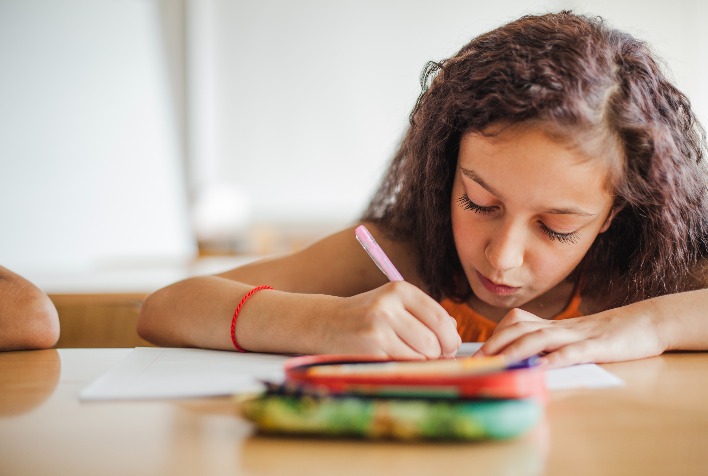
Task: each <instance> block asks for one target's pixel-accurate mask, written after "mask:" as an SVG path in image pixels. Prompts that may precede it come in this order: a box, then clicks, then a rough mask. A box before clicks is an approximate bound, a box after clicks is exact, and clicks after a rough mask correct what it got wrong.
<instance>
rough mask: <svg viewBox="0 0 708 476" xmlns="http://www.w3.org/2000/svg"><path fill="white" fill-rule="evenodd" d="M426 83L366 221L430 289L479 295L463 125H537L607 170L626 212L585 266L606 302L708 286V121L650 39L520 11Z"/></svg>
mask: <svg viewBox="0 0 708 476" xmlns="http://www.w3.org/2000/svg"><path fill="white" fill-rule="evenodd" d="M421 86H422V93H421V95H420V97H419V98H418V101H417V103H416V105H415V107H414V109H413V111H412V113H411V116H410V127H409V128H408V130H407V132H406V134H405V136H404V138H403V140H402V143H401V145H400V146H399V149H398V150H397V152H396V154H395V156H394V157H393V160H392V163H391V165H390V167H389V169H388V172H387V173H386V175H385V176H384V179H383V182H382V183H381V185H380V187H379V189H378V191H377V192H376V194H375V196H374V197H373V199H372V201H371V203H370V204H369V206H368V208H367V210H366V211H365V212H364V214H363V216H362V220H363V221H370V222H373V223H376V224H377V225H378V226H379V227H380V228H381V229H382V230H383V232H384V233H386V234H387V235H389V237H390V238H393V239H396V240H402V241H405V242H408V243H409V244H410V245H411V246H412V247H413V249H415V250H416V252H417V254H418V262H417V265H418V269H419V271H420V273H421V276H422V278H423V280H424V282H425V285H426V286H427V288H428V289H427V290H428V292H429V293H430V295H431V296H432V297H433V298H435V299H438V300H440V299H442V298H443V297H449V298H452V299H456V300H466V299H468V298H469V297H470V296H471V293H472V290H471V289H470V286H469V283H468V282H467V280H466V278H465V274H464V272H463V270H462V266H461V264H460V260H459V257H458V255H457V251H456V249H455V244H454V241H453V236H452V225H451V218H450V207H451V190H452V183H453V177H454V173H455V169H456V165H457V156H458V150H459V144H460V140H461V138H462V136H463V134H465V133H467V132H472V131H473V132H478V133H487V131H489V130H490V127H491V126H496V125H512V126H513V125H524V124H531V123H539V124H541V125H542V127H544V128H545V129H546V130H548V131H549V134H551V135H553V136H560V137H561V138H564V140H565V141H566V142H568V143H572V142H575V144H576V145H577V146H579V147H581V148H583V147H587V146H588V144H590V145H589V147H594V149H593V150H594V156H596V157H601V158H603V159H604V160H606V161H608V163H609V165H610V170H611V180H610V181H611V183H610V184H608V186H609V187H611V191H612V192H613V194H614V197H615V202H614V206H615V207H616V210H619V211H618V213H617V215H616V217H615V219H614V221H613V222H612V225H611V226H610V229H609V230H608V231H606V232H605V233H602V234H600V235H599V236H598V237H597V239H596V240H595V242H594V243H593V245H592V246H591V248H590V250H589V251H588V253H587V254H586V256H585V258H584V260H583V263H582V264H581V266H582V269H583V272H582V274H583V294H584V295H589V296H595V297H601V298H602V299H601V300H602V305H603V308H610V307H614V306H617V305H622V304H627V303H631V302H635V301H638V300H642V299H647V298H650V297H654V296H659V295H662V294H667V293H672V292H679V291H684V290H689V289H695V288H701V287H705V286H706V266H705V263H706V260H707V259H708V192H707V187H708V165H707V164H706V156H705V150H706V137H705V130H704V129H703V127H702V126H701V124H700V123H699V122H698V121H697V119H696V117H695V115H694V113H693V111H692V110H691V106H690V103H689V101H688V99H687V98H686V97H685V96H684V95H683V94H682V93H681V92H680V91H679V90H677V89H676V88H675V87H674V86H673V85H672V84H671V82H670V81H669V80H668V79H667V77H666V76H665V75H664V73H663V72H662V70H661V67H660V66H659V64H658V62H657V60H656V59H655V58H654V56H653V54H652V52H651V50H650V49H649V48H648V46H647V45H646V44H645V43H643V42H641V41H639V40H637V39H635V38H634V37H632V36H631V35H629V34H627V33H624V32H621V31H618V30H615V29H612V28H610V27H608V26H607V24H606V23H605V22H604V21H603V20H602V19H601V18H595V17H587V16H582V15H576V14H574V13H572V12H569V11H563V12H559V13H553V14H546V15H540V16H524V17H522V18H520V19H518V20H516V21H513V22H511V23H508V24H506V25H504V26H501V27H499V28H497V29H495V30H493V31H490V32H488V33H486V34H483V35H481V36H479V37H477V38H475V39H473V40H472V41H471V42H470V43H468V44H467V45H465V46H464V47H463V48H462V49H461V50H460V51H459V52H458V53H457V54H456V55H455V56H453V57H451V58H449V59H447V60H443V61H440V62H431V63H428V65H427V66H426V68H425V69H424V71H423V73H422V75H421ZM593 144H594V145H593ZM591 155H593V154H591ZM575 274H576V273H573V274H571V276H569V278H568V279H574V276H575Z"/></svg>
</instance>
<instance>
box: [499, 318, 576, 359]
mask: <svg viewBox="0 0 708 476" xmlns="http://www.w3.org/2000/svg"><path fill="white" fill-rule="evenodd" d="M581 339H582V337H581V336H580V335H579V334H578V333H576V332H572V331H570V330H567V329H566V328H563V327H559V326H551V325H548V326H545V327H541V328H539V329H537V330H534V331H531V332H529V333H526V334H524V335H522V336H520V337H519V338H517V339H515V340H513V341H512V342H510V343H509V344H508V345H507V346H506V347H504V348H503V349H502V350H501V351H500V352H499V354H500V355H505V356H507V357H509V358H510V359H513V360H516V359H525V358H527V357H530V356H532V355H536V354H539V353H541V352H545V353H551V352H555V351H557V350H558V349H560V348H561V347H564V346H567V345H569V344H573V343H576V342H578V341H580V340H581Z"/></svg>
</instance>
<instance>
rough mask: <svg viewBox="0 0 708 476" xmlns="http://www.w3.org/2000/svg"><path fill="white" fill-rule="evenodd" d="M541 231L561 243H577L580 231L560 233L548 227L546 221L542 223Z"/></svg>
mask: <svg viewBox="0 0 708 476" xmlns="http://www.w3.org/2000/svg"><path fill="white" fill-rule="evenodd" d="M540 225H541V231H542V232H543V233H544V234H546V235H547V236H548V237H549V238H550V239H551V240H558V241H560V242H561V243H568V244H575V243H577V241H578V232H577V231H573V232H570V233H558V232H557V231H553V230H551V229H550V228H548V227H547V226H546V225H545V224H544V223H541V224H540Z"/></svg>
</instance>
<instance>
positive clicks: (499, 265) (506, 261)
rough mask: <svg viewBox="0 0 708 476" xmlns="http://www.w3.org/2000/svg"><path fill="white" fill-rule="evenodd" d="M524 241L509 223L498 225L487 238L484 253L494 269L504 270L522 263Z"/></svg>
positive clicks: (519, 265) (521, 235)
mask: <svg viewBox="0 0 708 476" xmlns="http://www.w3.org/2000/svg"><path fill="white" fill-rule="evenodd" d="M524 252H525V243H524V236H523V233H522V232H521V231H520V230H514V227H513V226H511V225H505V226H501V227H499V228H498V229H497V230H496V231H495V232H494V233H493V234H492V236H491V238H490V239H489V242H488V243H487V247H486V248H485V250H484V255H485V257H486V258H487V261H489V264H491V265H492V266H493V267H494V269H497V270H499V271H506V270H508V269H514V268H519V267H521V265H522V264H523V263H524Z"/></svg>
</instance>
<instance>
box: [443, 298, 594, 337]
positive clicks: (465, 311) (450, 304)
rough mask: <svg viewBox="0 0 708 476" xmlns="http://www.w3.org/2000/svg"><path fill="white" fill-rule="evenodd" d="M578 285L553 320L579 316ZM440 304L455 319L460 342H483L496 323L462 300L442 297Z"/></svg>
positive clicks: (580, 314)
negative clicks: (456, 300) (457, 300)
mask: <svg viewBox="0 0 708 476" xmlns="http://www.w3.org/2000/svg"><path fill="white" fill-rule="evenodd" d="M580 301H581V297H580V286H575V290H574V291H573V296H572V297H571V298H570V301H568V304H567V305H566V306H565V309H563V310H562V311H561V312H560V313H558V314H557V315H556V316H554V317H553V319H554V320H559V319H569V318H571V317H580V316H582V315H583V313H582V312H580ZM440 305H441V306H442V307H443V308H444V309H445V310H446V311H447V312H448V314H450V315H451V316H452V317H454V318H455V320H456V321H457V332H458V333H459V334H460V337H461V338H462V342H484V341H486V340H487V339H489V336H491V335H492V332H494V329H495V328H496V327H497V323H496V322H494V321H492V320H491V319H489V318H487V317H484V316H483V315H481V314H479V313H477V312H476V311H475V310H474V309H472V308H471V307H469V306H468V305H467V304H465V303H464V302H455V301H453V300H452V299H443V300H442V301H440Z"/></svg>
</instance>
